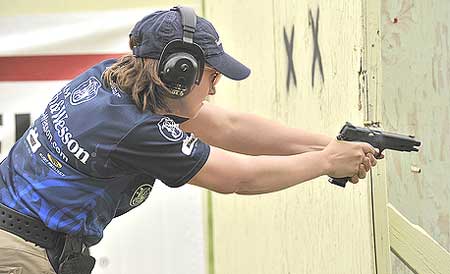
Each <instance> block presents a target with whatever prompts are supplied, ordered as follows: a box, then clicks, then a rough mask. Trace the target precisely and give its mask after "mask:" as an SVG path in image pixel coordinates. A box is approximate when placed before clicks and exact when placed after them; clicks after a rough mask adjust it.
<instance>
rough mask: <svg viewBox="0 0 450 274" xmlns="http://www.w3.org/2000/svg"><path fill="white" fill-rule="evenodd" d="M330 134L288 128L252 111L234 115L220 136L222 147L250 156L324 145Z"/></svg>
mask: <svg viewBox="0 0 450 274" xmlns="http://www.w3.org/2000/svg"><path fill="white" fill-rule="evenodd" d="M330 141H331V137H329V136H326V135H323V134H317V133H313V132H308V131H305V130H302V129H298V128H290V127H287V126H284V125H282V124H280V123H278V122H275V121H271V120H268V119H265V118H262V117H260V116H257V115H253V114H248V113H245V114H240V115H234V117H233V118H232V119H231V121H230V129H229V130H228V131H227V133H226V134H225V136H222V138H221V144H217V145H219V146H221V147H223V148H225V149H228V150H231V151H236V152H240V153H245V154H251V155H293V154H299V153H304V152H309V151H319V150H322V149H323V148H325V146H327V145H328V143H329V142H330Z"/></svg>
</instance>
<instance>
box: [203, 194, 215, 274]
mask: <svg viewBox="0 0 450 274" xmlns="http://www.w3.org/2000/svg"><path fill="white" fill-rule="evenodd" d="M212 199H213V198H212V192H211V191H209V190H205V191H204V195H203V201H204V202H203V205H204V206H203V208H204V210H203V212H204V213H203V216H204V218H203V220H204V228H205V229H204V231H205V245H204V247H205V250H206V252H205V255H206V256H205V268H206V272H205V273H208V274H215V265H214V220H213V216H214V214H213V201H212Z"/></svg>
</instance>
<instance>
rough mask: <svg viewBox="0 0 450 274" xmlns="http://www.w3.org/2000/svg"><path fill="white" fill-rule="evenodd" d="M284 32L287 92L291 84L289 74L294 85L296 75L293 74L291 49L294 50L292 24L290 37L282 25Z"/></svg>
mask: <svg viewBox="0 0 450 274" xmlns="http://www.w3.org/2000/svg"><path fill="white" fill-rule="evenodd" d="M283 34H284V45H285V46H286V52H287V55H288V75H287V80H286V89H287V91H288V92H289V86H290V84H291V74H292V79H293V80H294V85H295V87H297V77H296V76H295V68H294V59H293V51H294V26H292V29H291V39H290V40H289V39H288V36H287V33H286V27H283Z"/></svg>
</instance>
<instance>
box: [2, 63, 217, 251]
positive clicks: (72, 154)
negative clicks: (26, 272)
mask: <svg viewBox="0 0 450 274" xmlns="http://www.w3.org/2000/svg"><path fill="white" fill-rule="evenodd" d="M115 61H116V60H114V59H111V60H106V61H104V62H101V63H99V64H97V65H95V66H94V67H92V68H90V69H89V70H87V71H86V72H84V73H83V74H81V75H80V76H78V77H77V78H75V79H74V80H73V81H71V82H70V83H68V84H67V85H66V86H65V87H64V88H63V89H61V90H60V91H59V92H58V93H57V94H56V95H55V96H54V97H53V98H52V99H51V101H50V102H49V103H48V105H47V107H46V109H45V111H44V113H42V115H41V116H40V117H39V118H38V119H37V120H36V121H35V122H34V123H33V124H32V125H31V127H30V128H29V129H28V130H27V131H26V132H25V133H24V135H23V136H22V138H21V139H19V140H18V141H17V142H16V144H15V145H14V146H13V148H12V149H11V151H10V153H9V155H8V157H7V158H6V159H4V160H3V162H2V163H1V165H0V172H1V180H0V202H1V203H3V204H4V205H6V206H8V207H10V208H13V209H15V210H17V211H19V212H21V213H23V214H26V215H28V216H31V217H34V218H37V219H40V220H41V221H42V222H44V223H45V224H46V225H47V226H48V227H49V228H50V229H52V230H55V231H60V232H64V233H68V234H77V235H82V236H83V237H84V239H85V241H86V243H87V244H88V245H94V244H96V243H98V242H99V241H100V239H101V238H102V236H103V230H104V228H105V227H106V225H107V224H108V223H109V222H110V221H111V220H112V219H113V218H114V217H116V216H119V215H122V214H124V213H126V212H128V211H129V210H131V209H133V208H135V207H136V206H139V205H140V204H141V203H142V202H143V201H144V200H145V199H146V198H147V197H148V195H149V192H150V190H151V188H152V187H153V184H154V181H155V179H159V180H161V181H162V182H163V183H165V184H166V185H168V186H170V187H179V186H182V185H183V184H185V183H186V182H188V181H189V180H190V179H191V178H192V177H193V176H195V174H196V173H197V172H198V171H199V170H200V169H201V168H202V166H203V165H204V164H205V162H206V160H207V158H208V155H209V151H210V148H209V146H208V145H207V144H205V143H203V142H202V141H201V140H199V139H197V138H196V137H195V136H194V135H193V134H190V133H186V132H183V131H182V130H181V129H180V128H179V124H180V123H182V122H184V121H185V120H186V119H184V118H180V117H176V116H169V115H158V114H154V113H151V112H150V111H145V112H141V111H139V110H138V108H137V107H136V105H135V104H134V103H133V102H132V100H131V96H129V95H128V94H126V93H125V92H122V91H120V90H119V89H118V88H115V87H113V88H112V89H108V88H106V87H105V86H104V85H103V81H102V73H103V72H104V70H105V69H106V68H107V67H109V66H111V65H112V64H113V63H114V62H115Z"/></svg>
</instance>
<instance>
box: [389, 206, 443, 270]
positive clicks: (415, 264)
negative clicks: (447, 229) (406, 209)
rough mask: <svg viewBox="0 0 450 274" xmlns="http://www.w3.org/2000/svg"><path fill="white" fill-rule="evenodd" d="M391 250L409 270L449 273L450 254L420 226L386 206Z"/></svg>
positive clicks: (391, 207) (392, 207)
mask: <svg viewBox="0 0 450 274" xmlns="http://www.w3.org/2000/svg"><path fill="white" fill-rule="evenodd" d="M388 212H389V229H390V239H391V249H392V252H394V253H395V254H396V255H397V256H398V257H399V258H400V259H401V260H402V261H403V262H404V263H405V264H406V265H407V266H408V267H409V268H410V269H411V270H413V271H415V272H417V273H419V274H421V273H424V274H448V273H450V253H449V252H447V251H446V250H445V249H444V248H443V247H442V246H440V245H439V243H438V242H436V241H435V240H434V239H433V238H432V237H431V236H430V235H428V233H426V231H425V230H423V229H422V228H421V227H420V226H418V225H415V224H412V223H411V222H409V221H408V220H407V219H406V218H405V217H404V216H403V215H402V214H401V213H400V212H399V211H398V210H397V209H395V208H394V206H393V205H391V204H389V205H388Z"/></svg>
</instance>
